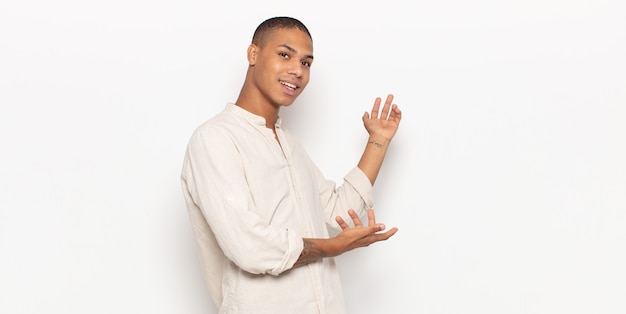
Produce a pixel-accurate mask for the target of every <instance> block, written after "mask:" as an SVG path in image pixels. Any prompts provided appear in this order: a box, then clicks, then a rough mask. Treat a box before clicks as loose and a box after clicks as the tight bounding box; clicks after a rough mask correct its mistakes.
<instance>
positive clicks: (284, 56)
mask: <svg viewBox="0 0 626 314" xmlns="http://www.w3.org/2000/svg"><path fill="white" fill-rule="evenodd" d="M278 55H279V56H281V57H283V58H285V59H289V55H288V54H287V53H286V52H279V53H278Z"/></svg>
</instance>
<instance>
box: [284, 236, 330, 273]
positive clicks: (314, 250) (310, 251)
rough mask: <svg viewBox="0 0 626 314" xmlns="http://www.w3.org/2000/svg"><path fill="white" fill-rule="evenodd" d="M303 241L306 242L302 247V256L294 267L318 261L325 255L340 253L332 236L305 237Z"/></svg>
mask: <svg viewBox="0 0 626 314" xmlns="http://www.w3.org/2000/svg"><path fill="white" fill-rule="evenodd" d="M302 241H303V242H304V248H303V249H302V253H300V257H299V258H298V260H297V261H296V263H295V264H294V265H293V268H295V267H298V266H304V265H306V264H310V263H313V262H316V261H318V260H320V259H322V258H325V257H333V256H337V255H338V253H337V249H336V247H335V245H334V243H333V241H334V240H333V239H332V238H331V239H313V238H304V239H302Z"/></svg>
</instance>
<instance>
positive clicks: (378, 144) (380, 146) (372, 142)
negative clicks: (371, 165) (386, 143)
mask: <svg viewBox="0 0 626 314" xmlns="http://www.w3.org/2000/svg"><path fill="white" fill-rule="evenodd" d="M367 144H373V145H375V146H376V148H382V147H383V144H381V143H378V142H374V141H369V142H367Z"/></svg>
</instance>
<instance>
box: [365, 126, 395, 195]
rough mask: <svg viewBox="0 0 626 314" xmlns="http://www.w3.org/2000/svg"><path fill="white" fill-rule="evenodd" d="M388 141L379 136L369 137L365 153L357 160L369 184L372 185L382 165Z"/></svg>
mask: <svg viewBox="0 0 626 314" xmlns="http://www.w3.org/2000/svg"><path fill="white" fill-rule="evenodd" d="M389 143H390V140H389V139H387V138H385V137H383V136H379V135H370V137H369V138H368V140H367V145H366V146H365V151H364V152H363V155H362V156H361V159H360V160H359V164H358V167H359V169H361V171H363V173H365V175H366V176H367V178H368V179H369V180H370V183H371V184H372V185H374V182H375V181H376V177H378V172H379V171H380V168H381V167H382V165H383V160H384V159H385V154H386V153H387V148H388V147H389Z"/></svg>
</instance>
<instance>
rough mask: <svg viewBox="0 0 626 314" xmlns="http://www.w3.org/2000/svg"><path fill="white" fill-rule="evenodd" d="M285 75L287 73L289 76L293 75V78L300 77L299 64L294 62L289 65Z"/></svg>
mask: <svg viewBox="0 0 626 314" xmlns="http://www.w3.org/2000/svg"><path fill="white" fill-rule="evenodd" d="M287 73H289V74H290V75H294V76H295V77H300V76H302V64H300V61H297V60H295V61H294V62H292V63H291V64H290V65H289V69H288V70H287Z"/></svg>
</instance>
